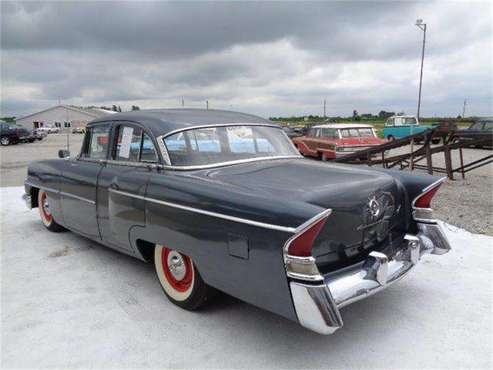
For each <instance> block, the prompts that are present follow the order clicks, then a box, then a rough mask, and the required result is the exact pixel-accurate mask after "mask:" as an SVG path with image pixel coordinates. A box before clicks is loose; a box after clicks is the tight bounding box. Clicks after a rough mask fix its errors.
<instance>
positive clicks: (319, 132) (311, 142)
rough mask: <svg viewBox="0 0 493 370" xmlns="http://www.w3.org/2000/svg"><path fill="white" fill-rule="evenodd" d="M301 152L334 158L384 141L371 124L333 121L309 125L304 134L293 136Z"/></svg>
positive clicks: (326, 158) (323, 158) (324, 158)
mask: <svg viewBox="0 0 493 370" xmlns="http://www.w3.org/2000/svg"><path fill="white" fill-rule="evenodd" d="M293 143H294V145H295V146H296V148H298V150H299V151H300V153H301V154H303V155H304V156H309V157H316V158H320V159H322V160H324V161H325V160H328V159H335V158H339V157H341V156H344V155H347V154H351V153H354V152H356V151H358V150H363V149H367V148H370V147H372V146H376V145H380V144H383V143H385V140H383V139H380V138H379V137H378V136H377V134H376V133H375V130H374V129H373V126H371V125H365V124H357V123H334V124H327V125H317V126H313V127H311V128H310V129H309V130H308V132H307V133H306V135H305V136H301V137H296V138H293Z"/></svg>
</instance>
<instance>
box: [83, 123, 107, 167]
mask: <svg viewBox="0 0 493 370" xmlns="http://www.w3.org/2000/svg"><path fill="white" fill-rule="evenodd" d="M110 127H111V126H110V125H98V126H94V127H91V128H90V129H89V131H87V134H86V135H88V136H87V137H86V142H87V144H86V150H85V153H84V155H83V156H84V157H86V158H91V159H106V155H107V153H108V145H109V139H110Z"/></svg>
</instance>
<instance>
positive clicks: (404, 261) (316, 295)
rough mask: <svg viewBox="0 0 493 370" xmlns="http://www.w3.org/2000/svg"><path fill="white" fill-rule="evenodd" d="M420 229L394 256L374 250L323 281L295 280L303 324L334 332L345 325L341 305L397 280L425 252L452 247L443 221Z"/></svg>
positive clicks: (296, 301)
mask: <svg viewBox="0 0 493 370" xmlns="http://www.w3.org/2000/svg"><path fill="white" fill-rule="evenodd" d="M418 229H419V232H418V234H417V235H416V236H414V235H406V236H405V238H404V239H405V243H404V244H403V248H402V249H401V250H399V251H398V252H397V253H396V254H395V255H394V256H392V257H391V258H389V257H388V256H386V255H385V254H384V253H381V252H375V251H374V252H371V253H370V255H369V256H368V258H367V259H366V260H365V261H364V262H361V263H359V264H357V265H353V266H349V267H347V268H345V269H343V270H340V271H337V272H336V273H334V274H330V275H327V276H326V277H325V278H324V282H323V284H318V285H312V284H309V283H302V282H298V281H291V282H290V288H291V295H292V297H293V303H294V307H295V310H296V314H297V316H298V320H299V322H300V324H301V325H302V326H304V327H306V328H308V329H311V330H313V331H315V332H317V333H320V334H332V333H333V332H334V331H336V330H337V329H339V328H341V327H342V325H343V321H342V317H341V313H340V311H339V309H340V308H342V307H344V306H347V305H349V304H351V303H353V302H356V301H359V300H361V299H364V298H366V297H368V296H370V295H372V294H375V293H377V292H379V291H380V290H383V289H385V288H386V287H388V286H389V285H390V284H392V283H395V282H396V281H398V280H399V279H401V278H402V277H404V276H405V275H406V274H407V273H408V272H409V271H410V270H411V269H412V268H413V267H414V266H416V264H417V263H418V262H419V260H420V257H421V256H422V255H423V254H425V253H431V254H444V253H447V252H448V251H449V250H450V245H449V243H448V240H447V238H446V236H445V235H444V233H443V231H442V229H441V228H440V225H438V224H436V223H418Z"/></svg>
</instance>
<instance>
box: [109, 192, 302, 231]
mask: <svg viewBox="0 0 493 370" xmlns="http://www.w3.org/2000/svg"><path fill="white" fill-rule="evenodd" d="M109 192H111V193H116V194H120V195H124V196H128V197H132V198H136V199H141V200H146V201H148V202H151V203H156V204H161V205H164V206H167V207H172V208H177V209H181V210H184V211H189V212H194V213H200V214H202V215H206V216H211V217H216V218H221V219H223V220H228V221H233V222H239V223H243V224H247V225H251V226H257V227H261V228H264V229H270V230H277V231H283V232H286V233H291V234H292V233H295V232H296V228H293V227H287V226H280V225H274V224H268V223H264V222H258V221H253V220H249V219H246V218H241V217H234V216H229V215H225V214H222V213H217V212H211V211H206V210H203V209H199V208H194V207H189V206H184V205H181V204H177V203H172V202H166V201H164V200H159V199H154V198H150V197H145V196H142V195H136V194H131V193H127V192H125V191H121V190H117V189H111V188H110V189H109Z"/></svg>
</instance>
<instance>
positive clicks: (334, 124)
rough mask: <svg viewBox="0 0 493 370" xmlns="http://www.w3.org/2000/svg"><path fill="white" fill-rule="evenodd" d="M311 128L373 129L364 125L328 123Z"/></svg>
mask: <svg viewBox="0 0 493 370" xmlns="http://www.w3.org/2000/svg"><path fill="white" fill-rule="evenodd" d="M313 128H336V129H341V128H373V126H372V125H368V124H365V123H328V124H326V125H316V126H313Z"/></svg>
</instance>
